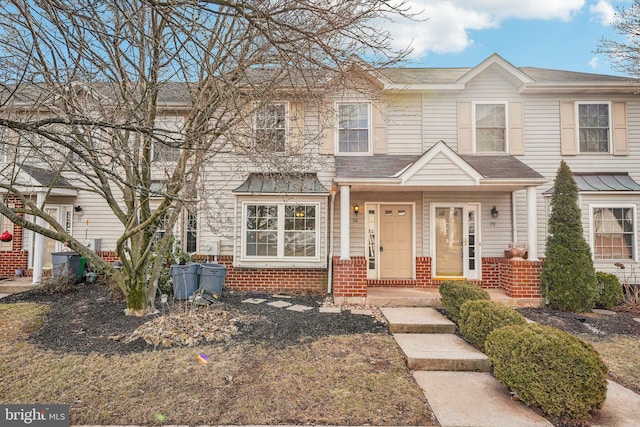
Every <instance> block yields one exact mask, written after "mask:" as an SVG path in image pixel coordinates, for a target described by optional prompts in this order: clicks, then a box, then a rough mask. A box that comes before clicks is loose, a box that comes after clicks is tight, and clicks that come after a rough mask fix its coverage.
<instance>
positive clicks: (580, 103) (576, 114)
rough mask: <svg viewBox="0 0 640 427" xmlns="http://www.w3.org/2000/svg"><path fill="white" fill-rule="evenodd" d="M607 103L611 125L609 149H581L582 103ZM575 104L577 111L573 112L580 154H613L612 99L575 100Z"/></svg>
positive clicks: (577, 146)
mask: <svg viewBox="0 0 640 427" xmlns="http://www.w3.org/2000/svg"><path fill="white" fill-rule="evenodd" d="M602 104H605V105H607V108H608V111H609V112H608V114H607V115H608V119H609V127H608V130H607V148H608V151H581V150H580V114H579V112H580V106H581V105H602ZM574 105H575V111H574V112H573V114H574V115H575V118H574V120H575V124H576V141H575V143H576V152H577V153H578V154H580V155H587V156H588V155H595V156H597V155H602V154H612V153H613V133H612V126H613V122H612V121H611V119H612V117H611V116H612V108H611V101H575V102H574Z"/></svg>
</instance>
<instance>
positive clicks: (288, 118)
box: [251, 101, 291, 154]
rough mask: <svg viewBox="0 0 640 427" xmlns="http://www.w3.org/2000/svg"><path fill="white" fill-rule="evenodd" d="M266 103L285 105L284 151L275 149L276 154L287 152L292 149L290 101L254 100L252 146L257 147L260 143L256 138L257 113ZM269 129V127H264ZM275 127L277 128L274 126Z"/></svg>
mask: <svg viewBox="0 0 640 427" xmlns="http://www.w3.org/2000/svg"><path fill="white" fill-rule="evenodd" d="M265 105H274V106H275V105H284V149H283V150H282V151H273V153H274V154H285V153H288V152H289V151H290V150H289V148H290V141H289V138H290V122H291V116H290V115H291V108H290V105H289V101H274V102H258V101H254V102H253V106H254V107H253V117H252V121H251V146H252V147H256V146H258V145H259V143H258V142H257V139H256V130H257V129H256V124H257V120H258V119H257V115H258V110H259V107H260V106H265ZM263 129H267V128H263ZM274 129H275V128H274Z"/></svg>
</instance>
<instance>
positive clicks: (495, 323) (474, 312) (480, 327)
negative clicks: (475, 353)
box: [458, 300, 527, 351]
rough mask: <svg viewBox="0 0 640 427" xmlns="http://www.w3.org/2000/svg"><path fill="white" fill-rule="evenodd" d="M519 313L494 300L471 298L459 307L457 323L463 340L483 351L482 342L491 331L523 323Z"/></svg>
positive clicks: (525, 321) (523, 320) (522, 317)
mask: <svg viewBox="0 0 640 427" xmlns="http://www.w3.org/2000/svg"><path fill="white" fill-rule="evenodd" d="M525 323H527V320H526V319H525V318H524V316H522V315H521V314H520V313H518V312H517V311H515V310H514V309H512V308H511V307H507V306H506V305H504V304H499V303H497V302H494V301H486V300H471V301H467V302H465V303H464V304H462V307H460V317H459V321H458V325H459V326H460V332H461V333H462V335H463V336H464V338H465V340H466V341H467V342H469V343H470V344H472V345H474V346H475V347H477V348H478V349H479V350H481V351H484V342H485V340H486V339H487V337H488V336H489V334H490V333H491V332H493V331H494V330H496V329H498V328H501V327H503V326H509V325H524V324H525Z"/></svg>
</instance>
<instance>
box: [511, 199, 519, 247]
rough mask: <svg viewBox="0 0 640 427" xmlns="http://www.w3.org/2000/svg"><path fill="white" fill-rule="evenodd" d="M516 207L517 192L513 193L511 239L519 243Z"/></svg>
mask: <svg viewBox="0 0 640 427" xmlns="http://www.w3.org/2000/svg"><path fill="white" fill-rule="evenodd" d="M517 211H518V209H517V207H516V192H515V191H512V192H511V238H512V239H513V243H514V244H515V243H518V218H517V217H516V214H517Z"/></svg>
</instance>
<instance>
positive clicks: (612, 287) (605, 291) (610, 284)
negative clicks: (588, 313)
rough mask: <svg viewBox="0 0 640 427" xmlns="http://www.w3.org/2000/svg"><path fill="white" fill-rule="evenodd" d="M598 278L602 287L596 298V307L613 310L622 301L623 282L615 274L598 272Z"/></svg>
mask: <svg viewBox="0 0 640 427" xmlns="http://www.w3.org/2000/svg"><path fill="white" fill-rule="evenodd" d="M596 279H597V280H598V285H599V289H600V294H599V295H598V299H597V300H596V307H599V308H606V309H607V310H611V309H612V308H613V307H615V306H616V305H618V304H620V303H621V302H622V298H623V295H622V284H620V280H619V279H618V276H616V275H615V274H610V273H605V272H603V271H597V272H596Z"/></svg>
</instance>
